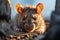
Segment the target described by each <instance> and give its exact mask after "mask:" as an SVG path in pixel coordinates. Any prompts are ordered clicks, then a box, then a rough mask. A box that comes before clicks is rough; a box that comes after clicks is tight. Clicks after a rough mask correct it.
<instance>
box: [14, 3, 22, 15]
mask: <svg viewBox="0 0 60 40" xmlns="http://www.w3.org/2000/svg"><path fill="white" fill-rule="evenodd" d="M15 10H16V12H17V13H19V14H21V13H22V7H21V5H20V4H19V3H17V4H16V6H15Z"/></svg>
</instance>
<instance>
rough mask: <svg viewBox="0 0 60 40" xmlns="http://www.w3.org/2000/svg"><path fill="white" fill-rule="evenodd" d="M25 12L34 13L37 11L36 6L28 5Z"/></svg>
mask: <svg viewBox="0 0 60 40" xmlns="http://www.w3.org/2000/svg"><path fill="white" fill-rule="evenodd" d="M23 11H24V12H26V13H27V14H33V13H35V12H36V11H35V8H29V7H26V8H24V9H23Z"/></svg>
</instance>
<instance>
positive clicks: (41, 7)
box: [36, 3, 43, 13]
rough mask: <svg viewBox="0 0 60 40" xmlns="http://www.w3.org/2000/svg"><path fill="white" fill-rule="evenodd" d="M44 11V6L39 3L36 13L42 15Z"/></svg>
mask: <svg viewBox="0 0 60 40" xmlns="http://www.w3.org/2000/svg"><path fill="white" fill-rule="evenodd" d="M42 10H43V4H42V3H39V4H38V5H37V6H36V11H37V13H41V12H42Z"/></svg>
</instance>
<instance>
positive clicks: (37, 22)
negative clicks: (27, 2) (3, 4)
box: [16, 3, 45, 32]
mask: <svg viewBox="0 0 60 40" xmlns="http://www.w3.org/2000/svg"><path fill="white" fill-rule="evenodd" d="M42 10H43V4H41V3H39V4H38V5H37V6H36V8H32V7H24V8H22V7H21V5H20V4H16V11H17V12H18V13H19V18H20V20H19V22H20V23H19V24H20V26H21V27H22V28H23V29H24V30H25V31H27V32H33V31H34V30H36V29H38V28H41V25H42V24H43V25H44V26H43V27H44V28H45V23H44V20H43V17H42V16H41V12H42Z"/></svg>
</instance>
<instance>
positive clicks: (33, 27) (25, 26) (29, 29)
mask: <svg viewBox="0 0 60 40" xmlns="http://www.w3.org/2000/svg"><path fill="white" fill-rule="evenodd" d="M24 29H25V30H26V31H27V32H32V31H33V30H34V29H35V26H34V25H33V24H31V25H30V24H25V25H24Z"/></svg>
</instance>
